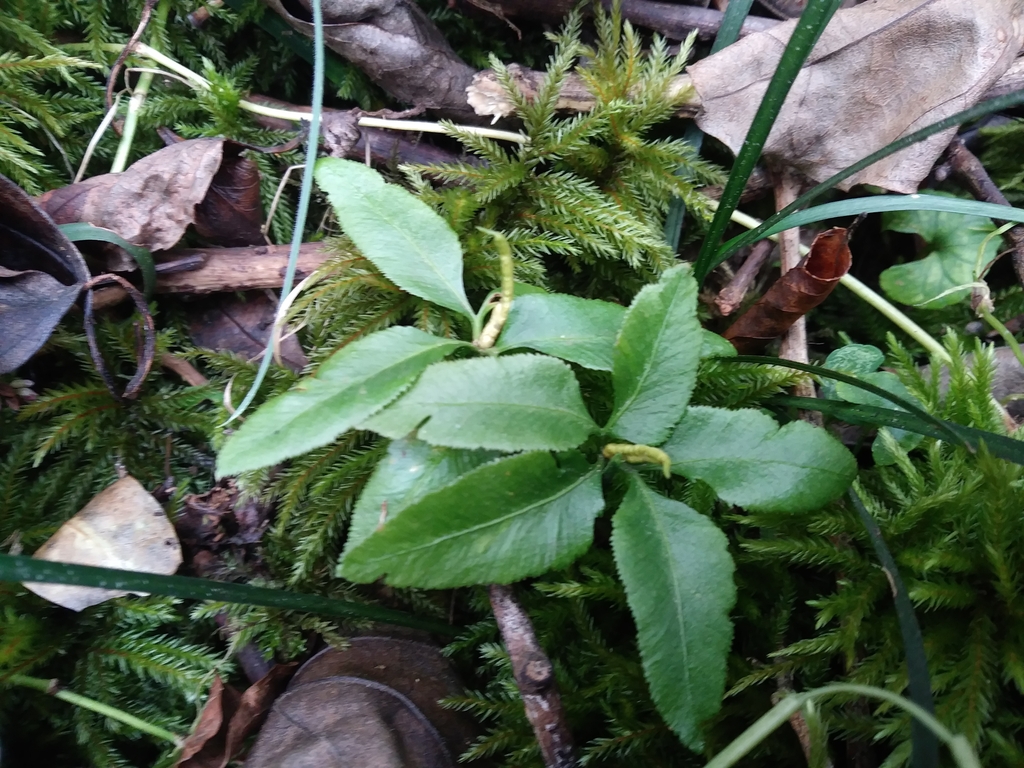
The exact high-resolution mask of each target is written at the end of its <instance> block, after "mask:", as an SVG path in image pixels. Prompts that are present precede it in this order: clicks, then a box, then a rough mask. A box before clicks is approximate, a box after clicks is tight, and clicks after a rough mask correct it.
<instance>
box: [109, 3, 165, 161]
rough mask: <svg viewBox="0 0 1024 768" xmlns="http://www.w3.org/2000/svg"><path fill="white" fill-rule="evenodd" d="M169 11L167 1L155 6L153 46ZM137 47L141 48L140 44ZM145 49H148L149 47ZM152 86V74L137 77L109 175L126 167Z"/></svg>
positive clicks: (147, 73) (145, 73)
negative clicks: (143, 106) (141, 114)
mask: <svg viewBox="0 0 1024 768" xmlns="http://www.w3.org/2000/svg"><path fill="white" fill-rule="evenodd" d="M170 10H171V4H170V3H169V2H168V0H160V2H159V3H158V4H157V7H156V14H155V18H154V19H153V24H154V26H153V30H154V32H155V34H153V35H152V36H151V38H152V40H153V43H154V44H157V43H158V40H159V33H160V32H161V31H162V30H163V28H164V27H165V26H166V25H167V16H168V15H169V13H170ZM139 47H141V44H140V46H139ZM146 47H147V48H149V47H150V46H146ZM152 50H154V51H155V50H157V48H155V47H154V48H152ZM152 84H153V73H152V72H143V73H142V74H141V75H139V82H138V83H137V84H136V85H135V91H134V92H133V93H132V97H131V99H130V100H129V102H128V112H127V114H126V115H125V117H124V130H123V132H122V133H121V142H120V144H118V145H117V154H115V155H114V162H113V163H111V165H110V172H111V173H120V172H121V171H123V170H124V169H125V168H126V167H127V165H128V155H129V154H131V151H132V142H133V141H134V140H135V130H136V128H138V125H139V112H141V111H142V105H143V103H144V102H145V101H146V96H148V95H149V88H150V86H151V85H152Z"/></svg>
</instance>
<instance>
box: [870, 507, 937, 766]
mask: <svg viewBox="0 0 1024 768" xmlns="http://www.w3.org/2000/svg"><path fill="white" fill-rule="evenodd" d="M850 501H851V502H853V508H854V509H856V510H857V514H858V515H860V520H861V522H862V523H864V528H865V529H866V530H867V532H868V536H870V537H871V544H872V545H873V546H874V548H875V554H876V555H878V559H879V560H881V561H882V567H883V568H884V569H885V573H886V575H887V576H888V577H889V584H890V585H891V587H892V593H893V594H892V596H893V600H894V601H895V603H896V618H897V620H898V621H899V623H900V635H902V636H903V650H904V651H905V652H906V654H907V676H908V678H909V687H910V699H911V701H913V702H914V703H915V704H917V706H919V707H921V709H923V710H925V711H926V712H928V713H929V714H932V715H934V714H935V700H934V699H933V698H932V684H931V677H930V676H929V674H928V657H927V656H926V655H925V652H924V637H923V636H922V635H921V625H920V624H918V622H917V616H916V615H915V614H914V605H913V603H911V602H910V594H909V593H908V592H907V587H906V585H905V584H904V583H903V578H902V577H901V576H900V571H899V568H898V567H897V566H896V560H895V559H894V558H893V556H892V552H890V551H889V547H888V546H887V545H886V543H885V539H884V538H883V537H882V531H881V529H879V527H878V523H876V522H875V519H874V518H873V517H872V516H871V513H870V512H868V510H867V507H865V506H864V501H863V500H862V499H861V497H860V496H859V495H858V493H857V489H856V488H855V487H854V488H850ZM910 733H911V738H912V739H913V754H912V757H911V760H912V762H913V765H914V768H932V766H936V765H938V764H939V740H938V738H936V736H935V734H934V733H932V732H931V731H930V730H928V728H926V727H925V726H924V724H923V723H921V722H920V721H918V720H913V721H911V723H910Z"/></svg>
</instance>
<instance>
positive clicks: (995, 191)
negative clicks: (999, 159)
mask: <svg viewBox="0 0 1024 768" xmlns="http://www.w3.org/2000/svg"><path fill="white" fill-rule="evenodd" d="M947 158H948V160H949V164H950V166H951V167H952V169H953V172H954V173H955V174H956V175H957V176H958V177H959V178H960V180H961V181H963V182H964V185H965V186H966V187H967V189H968V190H970V193H971V194H972V195H974V197H975V198H976V199H978V200H982V201H984V202H986V203H995V204H996V205H1009V204H1010V202H1009V201H1008V200H1007V199H1006V196H1005V195H1004V194H1003V193H1002V192H1001V191H1000V190H999V187H997V186H996V184H995V182H994V181H992V177H991V176H989V175H988V171H986V170H985V166H983V165H982V164H981V161H980V160H978V158H977V157H975V155H974V153H973V152H971V150H969V149H968V148H967V145H966V144H964V141H963V139H961V138H960V137H959V136H954V137H953V140H952V141H951V142H950V143H949V152H948V153H947ZM1006 237H1007V238H1009V240H1010V242H1011V243H1012V244H1013V269H1014V271H1015V272H1016V273H1017V280H1018V281H1019V282H1020V283H1021V285H1024V226H1016V227H1013V228H1012V229H1010V230H1009V231H1008V232H1007V233H1006Z"/></svg>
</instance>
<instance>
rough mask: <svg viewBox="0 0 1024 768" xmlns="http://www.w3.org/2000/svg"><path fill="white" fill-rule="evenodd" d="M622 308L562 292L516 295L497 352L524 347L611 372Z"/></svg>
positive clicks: (623, 312)
mask: <svg viewBox="0 0 1024 768" xmlns="http://www.w3.org/2000/svg"><path fill="white" fill-rule="evenodd" d="M625 314H626V308H625V307H620V306H619V305H618V304H612V303H611V302H608V301H597V300H594V299H580V298H577V297H575V296H567V295H565V294H563V293H545V294H530V295H527V296H516V298H515V301H513V302H512V311H511V312H509V315H508V320H507V321H506V322H505V327H504V329H503V330H502V332H501V336H500V337H499V339H498V343H497V344H496V345H495V346H496V347H497V348H498V349H503V350H504V349H515V348H518V347H526V348H527V349H535V350H537V351H538V352H543V353H544V354H547V355H554V356H555V357H560V358H562V359H563V360H571V361H572V362H574V363H579V364H580V365H582V366H583V367H584V368H593V369H595V370H598V371H610V370H611V369H612V348H613V347H614V346H615V337H616V335H617V334H618V332H619V327H620V326H621V325H622V319H623V317H625Z"/></svg>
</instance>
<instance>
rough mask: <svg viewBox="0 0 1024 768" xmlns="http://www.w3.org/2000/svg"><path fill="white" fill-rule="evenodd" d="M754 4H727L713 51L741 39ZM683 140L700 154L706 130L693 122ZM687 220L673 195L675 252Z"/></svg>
mask: <svg viewBox="0 0 1024 768" xmlns="http://www.w3.org/2000/svg"><path fill="white" fill-rule="evenodd" d="M753 4H754V0H732V2H731V3H729V5H728V6H726V9H725V15H723V16H722V24H721V26H720V27H719V28H718V34H717V35H715V42H714V43H712V45H711V53H713V54H714V53H718V52H719V51H720V50H722V49H723V48H725V47H726V46H728V45H732V44H733V43H735V42H736V41H737V40H738V39H739V36H740V30H741V29H742V27H743V20H744V19H746V18H747V14H748V13H750V6H752V5H753ZM683 141H685V142H687V143H689V144H691V145H692V146H693V150H694V153H695V154H699V153H700V148H701V145H702V144H703V143H704V131H702V130H701V129H700V128H698V127H697V123H695V122H691V123H690V124H689V125H688V126H686V131H685V132H684V133H683ZM683 172H684V168H678V169H677V170H676V175H682V173H683ZM685 220H686V206H685V205H684V204H683V201H682V199H681V198H678V197H673V198H672V200H671V202H670V203H669V205H668V212H667V213H666V214H665V239H666V240H668V244H669V246H670V247H671V248H672V252H673V253H675V252H676V251H678V250H679V238H680V236H681V235H682V234H683V222H684V221H685Z"/></svg>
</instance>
